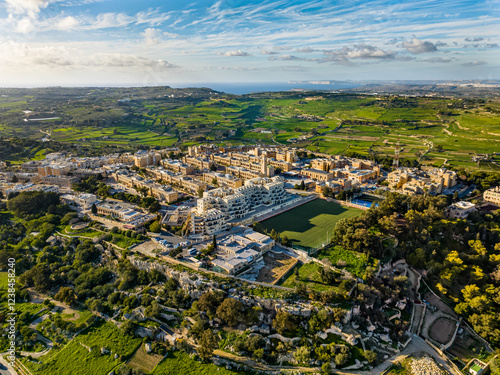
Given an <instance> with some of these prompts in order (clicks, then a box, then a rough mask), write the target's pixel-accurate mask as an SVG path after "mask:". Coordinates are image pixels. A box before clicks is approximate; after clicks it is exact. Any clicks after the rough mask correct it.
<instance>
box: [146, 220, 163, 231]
mask: <svg viewBox="0 0 500 375" xmlns="http://www.w3.org/2000/svg"><path fill="white" fill-rule="evenodd" d="M149 231H150V232H154V233H160V231H161V224H160V221H159V220H156V221H153V222H152V223H151V225H150V226H149Z"/></svg>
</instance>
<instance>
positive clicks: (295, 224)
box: [260, 199, 362, 247]
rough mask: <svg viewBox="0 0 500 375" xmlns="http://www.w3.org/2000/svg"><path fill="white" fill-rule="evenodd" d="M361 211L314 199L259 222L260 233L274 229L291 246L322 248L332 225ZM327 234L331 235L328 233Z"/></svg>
mask: <svg viewBox="0 0 500 375" xmlns="http://www.w3.org/2000/svg"><path fill="white" fill-rule="evenodd" d="M361 212H362V211H361V210H359V209H357V208H351V207H345V206H341V205H340V204H338V203H334V202H327V201H326V200H323V199H316V200H314V201H312V202H309V203H306V204H303V205H302V206H299V207H296V208H294V209H292V210H289V211H287V212H284V213H282V214H280V215H277V216H275V217H272V218H270V219H268V220H265V221H263V222H261V223H260V227H261V228H262V229H263V230H267V231H268V232H270V231H271V230H272V229H274V230H276V231H277V232H279V233H280V234H281V236H282V237H283V236H287V237H288V238H289V239H290V240H291V241H292V243H293V244H296V245H300V246H305V247H321V245H322V244H324V243H326V242H327V241H328V237H329V236H330V235H331V231H332V230H333V228H334V227H335V224H336V223H337V222H338V221H339V220H340V219H343V218H347V217H353V216H358V215H359V214H361ZM328 232H330V233H328Z"/></svg>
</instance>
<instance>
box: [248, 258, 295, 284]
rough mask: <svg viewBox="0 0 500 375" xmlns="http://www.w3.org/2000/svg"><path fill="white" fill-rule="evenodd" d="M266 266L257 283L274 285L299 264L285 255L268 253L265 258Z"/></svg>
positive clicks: (261, 271)
mask: <svg viewBox="0 0 500 375" xmlns="http://www.w3.org/2000/svg"><path fill="white" fill-rule="evenodd" d="M263 259H264V263H265V264H266V266H265V267H264V268H262V269H261V270H260V273H259V276H258V277H257V281H259V282H262V283H273V282H274V281H275V280H277V279H279V278H280V277H281V276H282V275H283V274H284V273H285V272H286V271H288V269H289V268H290V267H291V266H292V264H295V263H296V262H297V259H295V258H292V257H291V256H288V255H286V254H284V253H273V252H271V251H269V252H267V253H266V254H264V256H263Z"/></svg>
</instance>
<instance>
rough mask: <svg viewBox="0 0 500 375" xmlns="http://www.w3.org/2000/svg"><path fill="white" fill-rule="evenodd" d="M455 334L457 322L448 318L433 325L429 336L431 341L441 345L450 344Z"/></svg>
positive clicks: (438, 320)
mask: <svg viewBox="0 0 500 375" xmlns="http://www.w3.org/2000/svg"><path fill="white" fill-rule="evenodd" d="M454 332H455V322H453V321H452V320H450V319H448V318H438V319H436V320H435V321H434V323H432V325H431V327H430V328H429V336H430V337H431V339H433V340H435V341H437V342H439V343H441V344H446V343H448V342H449V341H450V340H451V338H452V337H453V333H454Z"/></svg>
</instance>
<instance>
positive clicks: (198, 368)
mask: <svg viewBox="0 0 500 375" xmlns="http://www.w3.org/2000/svg"><path fill="white" fill-rule="evenodd" d="M188 374H200V375H215V374H217V375H236V374H239V373H238V372H234V371H230V370H227V369H226V368H224V367H217V366H215V365H213V364H203V363H200V362H197V361H195V360H193V359H191V358H190V357H189V355H188V354H186V353H184V352H182V351H175V352H171V353H169V354H168V355H167V357H166V358H165V359H164V360H163V361H161V362H160V363H159V364H158V366H156V368H155V370H154V371H153V375H188Z"/></svg>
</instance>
